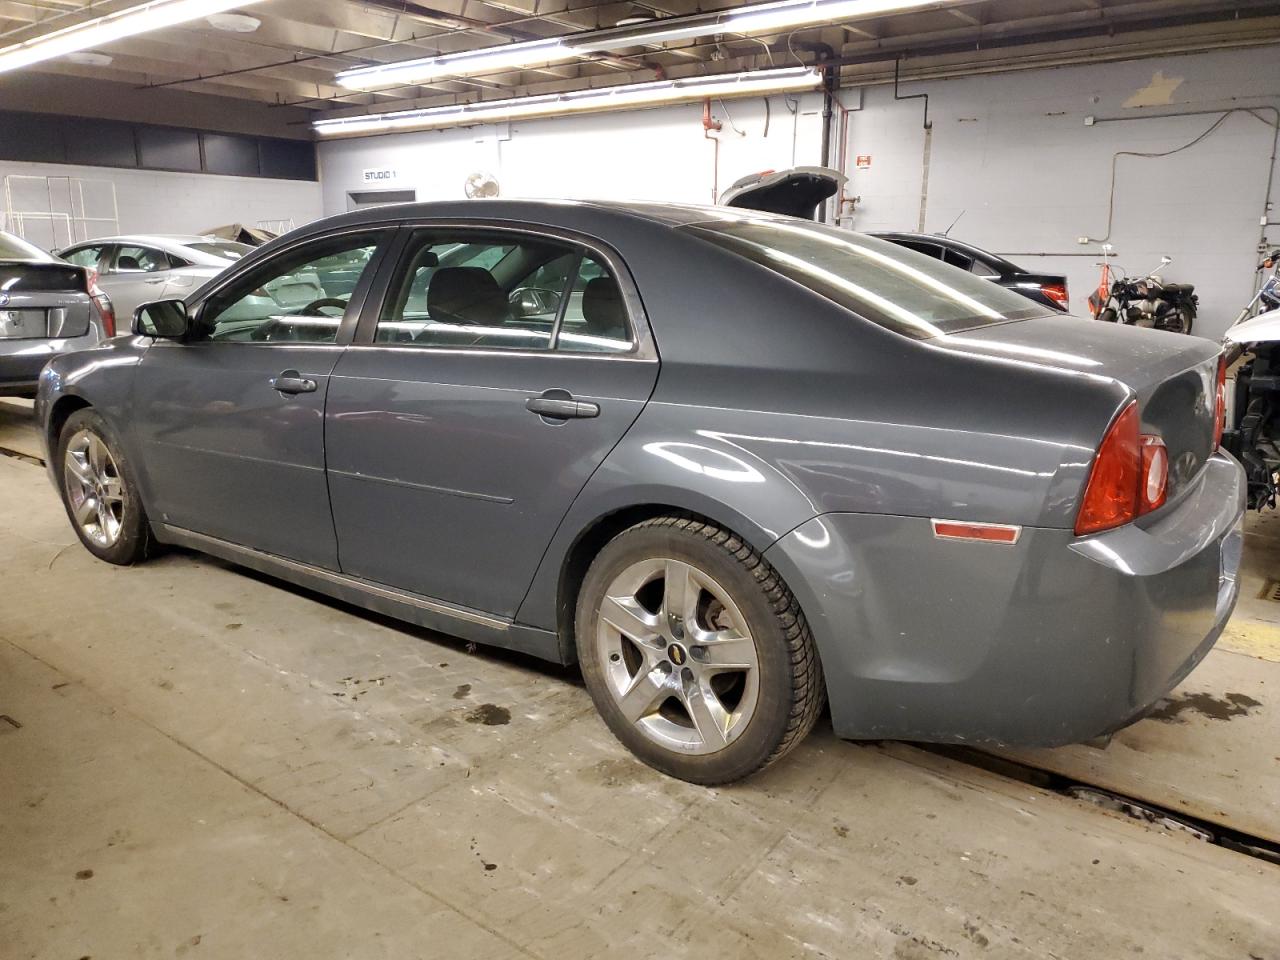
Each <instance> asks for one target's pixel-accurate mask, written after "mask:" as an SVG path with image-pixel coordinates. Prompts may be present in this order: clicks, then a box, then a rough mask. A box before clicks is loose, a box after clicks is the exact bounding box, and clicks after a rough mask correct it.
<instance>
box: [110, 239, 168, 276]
mask: <svg viewBox="0 0 1280 960" xmlns="http://www.w3.org/2000/svg"><path fill="white" fill-rule="evenodd" d="M168 269H169V255H168V254H167V253H165V252H164V251H163V250H157V249H156V248H155V247H140V246H127V245H125V244H121V245H120V246H118V247H116V255H115V262H114V267H113V270H112V272H114V273H155V272H156V271H158V270H168Z"/></svg>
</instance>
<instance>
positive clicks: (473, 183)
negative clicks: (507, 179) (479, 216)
mask: <svg viewBox="0 0 1280 960" xmlns="http://www.w3.org/2000/svg"><path fill="white" fill-rule="evenodd" d="M462 189H463V191H464V192H465V193H466V195H467V197H468V198H469V199H471V200H476V199H479V198H481V197H496V196H497V195H498V178H497V177H495V176H494V175H493V174H491V173H481V172H479V171H477V172H476V173H473V174H471V176H469V177H467V182H466V183H465V184H464V185H463V188H462Z"/></svg>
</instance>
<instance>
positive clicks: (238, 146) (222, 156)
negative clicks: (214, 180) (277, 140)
mask: <svg viewBox="0 0 1280 960" xmlns="http://www.w3.org/2000/svg"><path fill="white" fill-rule="evenodd" d="M201 139H202V140H203V141H204V168H205V169H206V170H208V171H209V172H210V173H226V174H231V175H232V176H237V177H256V176H258V144H257V141H256V140H253V139H251V138H250V137H231V136H227V135H226V134H221V133H205V134H201Z"/></svg>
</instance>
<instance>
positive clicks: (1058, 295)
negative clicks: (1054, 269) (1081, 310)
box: [1040, 283, 1071, 310]
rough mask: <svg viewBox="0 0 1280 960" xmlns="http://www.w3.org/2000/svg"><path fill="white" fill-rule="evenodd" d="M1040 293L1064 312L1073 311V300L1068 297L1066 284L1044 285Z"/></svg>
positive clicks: (1041, 285)
mask: <svg viewBox="0 0 1280 960" xmlns="http://www.w3.org/2000/svg"><path fill="white" fill-rule="evenodd" d="M1040 292H1041V293H1043V294H1044V295H1045V296H1046V297H1048V298H1049V299H1050V300H1052V301H1053V302H1054V303H1056V304H1057V305H1058V306H1060V307H1061V308H1062V309H1063V310H1070V309H1071V298H1070V297H1069V296H1067V285H1066V284H1065V283H1042V284H1040Z"/></svg>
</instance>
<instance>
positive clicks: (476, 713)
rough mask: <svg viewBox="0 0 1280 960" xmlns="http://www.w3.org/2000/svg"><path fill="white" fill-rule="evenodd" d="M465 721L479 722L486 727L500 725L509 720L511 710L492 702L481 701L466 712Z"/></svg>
mask: <svg viewBox="0 0 1280 960" xmlns="http://www.w3.org/2000/svg"><path fill="white" fill-rule="evenodd" d="M466 719H467V723H479V724H483V725H484V726H486V727H500V726H502V725H503V724H507V723H510V722H511V711H510V710H508V709H507V708H506V707H499V706H497V705H496V704H493V703H482V704H480V706H478V707H476V708H475V709H474V710H472V711H471V712H470V713H468V714H467V717H466Z"/></svg>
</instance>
